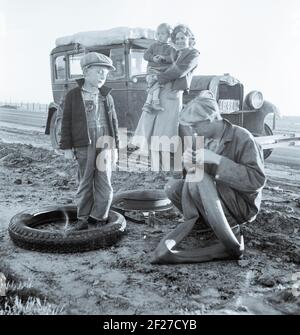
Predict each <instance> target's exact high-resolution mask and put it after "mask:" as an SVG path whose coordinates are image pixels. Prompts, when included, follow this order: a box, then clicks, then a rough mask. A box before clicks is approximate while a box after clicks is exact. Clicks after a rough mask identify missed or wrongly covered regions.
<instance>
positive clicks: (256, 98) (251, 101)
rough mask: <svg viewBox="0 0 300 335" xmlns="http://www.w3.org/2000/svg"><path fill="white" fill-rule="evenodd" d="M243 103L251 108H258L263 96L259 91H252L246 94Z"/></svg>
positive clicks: (261, 103)
mask: <svg viewBox="0 0 300 335" xmlns="http://www.w3.org/2000/svg"><path fill="white" fill-rule="evenodd" d="M245 103H246V105H247V106H248V107H249V108H251V109H260V108H261V107H262V106H263V104H264V96H263V94H262V93H261V92H259V91H252V92H250V93H249V94H248V95H247V96H246V98H245Z"/></svg>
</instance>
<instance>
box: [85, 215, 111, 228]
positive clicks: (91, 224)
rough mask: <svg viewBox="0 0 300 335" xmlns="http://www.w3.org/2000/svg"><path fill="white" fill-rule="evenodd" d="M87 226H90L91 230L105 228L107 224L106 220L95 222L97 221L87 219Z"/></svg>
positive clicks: (90, 218)
mask: <svg viewBox="0 0 300 335" xmlns="http://www.w3.org/2000/svg"><path fill="white" fill-rule="evenodd" d="M88 224H89V225H90V226H92V227H93V228H97V227H102V226H105V225H106V224H108V219H105V220H97V219H94V218H92V217H89V219H88Z"/></svg>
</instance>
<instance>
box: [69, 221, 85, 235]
mask: <svg viewBox="0 0 300 335" xmlns="http://www.w3.org/2000/svg"><path fill="white" fill-rule="evenodd" d="M88 229H89V226H88V222H87V221H85V220H77V221H76V222H75V223H74V224H72V226H71V227H70V228H68V229H67V231H68V232H70V233H71V232H73V231H74V232H75V231H82V230H88Z"/></svg>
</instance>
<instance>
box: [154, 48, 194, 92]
mask: <svg viewBox="0 0 300 335" xmlns="http://www.w3.org/2000/svg"><path fill="white" fill-rule="evenodd" d="M198 63H199V52H198V51H197V50H196V49H192V50H190V53H189V54H188V55H187V56H186V57H183V58H182V57H180V56H179V58H178V59H177V61H176V62H175V63H174V64H173V65H172V66H170V67H169V68H168V69H167V70H166V71H165V72H163V73H161V74H158V75H157V79H158V81H159V83H160V84H162V85H163V84H166V83H168V82H169V81H172V80H176V79H179V78H183V77H185V76H186V75H187V74H188V73H189V72H191V71H192V70H194V69H195V68H196V67H197V66H198Z"/></svg>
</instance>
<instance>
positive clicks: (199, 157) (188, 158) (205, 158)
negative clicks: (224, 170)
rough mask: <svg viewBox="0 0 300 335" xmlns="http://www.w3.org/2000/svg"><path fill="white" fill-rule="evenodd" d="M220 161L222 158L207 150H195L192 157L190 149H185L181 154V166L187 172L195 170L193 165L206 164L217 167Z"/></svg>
mask: <svg viewBox="0 0 300 335" xmlns="http://www.w3.org/2000/svg"><path fill="white" fill-rule="evenodd" d="M221 159H222V156H220V155H217V154H216V153H214V152H213V151H211V150H208V149H200V150H197V151H196V153H195V155H193V150H192V149H187V150H186V151H185V152H184V154H183V164H184V167H185V168H186V170H187V171H189V170H190V169H191V168H195V164H196V165H200V164H203V163H207V164H216V165H219V164H220V161H221Z"/></svg>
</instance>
